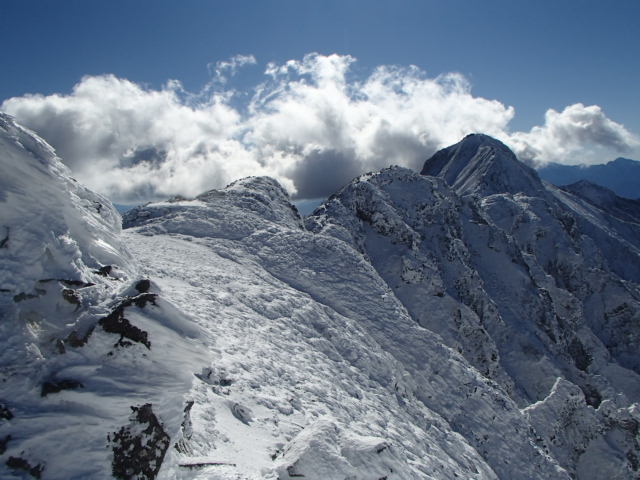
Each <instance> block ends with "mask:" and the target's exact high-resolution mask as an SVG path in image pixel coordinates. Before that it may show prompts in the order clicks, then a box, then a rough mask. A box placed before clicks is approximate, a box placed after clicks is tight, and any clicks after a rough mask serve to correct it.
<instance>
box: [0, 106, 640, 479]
mask: <svg viewBox="0 0 640 480" xmlns="http://www.w3.org/2000/svg"><path fill="white" fill-rule="evenodd" d="M1 121H2V124H1V126H2V131H0V141H1V143H0V161H1V162H2V168H3V171H7V172H9V171H15V172H16V173H15V174H13V175H10V176H7V177H4V178H5V179H3V180H2V181H3V182H4V184H3V187H4V188H3V192H6V193H4V194H3V197H2V198H0V202H2V203H1V205H2V207H1V210H0V212H1V213H2V217H1V218H0V220H1V223H0V226H1V227H4V228H5V231H6V232H8V233H7V235H6V238H5V240H3V241H2V248H0V255H2V256H1V257H0V260H1V262H2V263H1V265H2V275H3V277H2V278H3V285H2V289H3V290H2V292H1V295H2V297H1V298H2V303H1V304H0V306H1V308H2V318H3V322H2V324H1V325H0V328H2V329H3V331H2V339H3V340H2V344H3V347H4V349H3V353H2V354H1V356H0V360H1V362H0V367H1V370H0V373H1V375H2V383H0V404H1V405H0V477H2V478H25V477H26V478H29V477H34V478H44V479H46V478H52V479H57V478H60V479H62V478H114V477H115V478H139V479H151V478H171V479H173V478H179V479H205V478H206V479H225V480H230V479H261V478H264V479H274V480H275V479H281V480H285V479H289V478H307V479H318V480H320V479H340V480H343V479H352V480H369V479H375V480H381V479H387V480H392V479H423V478H424V479H452V478H465V479H498V478H500V479H551V478H553V479H569V478H572V477H573V478H580V479H591V478H603V476H605V475H606V476H607V477H610V478H612V479H615V478H619V479H623V478H634V476H635V477H637V473H636V472H637V469H638V460H637V459H638V454H640V451H639V448H638V443H637V434H638V425H639V423H638V422H639V421H640V417H639V413H640V412H638V409H637V404H636V403H634V402H637V401H638V395H639V393H640V377H639V376H638V373H637V372H638V363H637V358H638V357H637V353H636V352H635V346H637V340H636V338H637V337H636V335H637V331H636V329H637V325H638V322H637V313H636V312H637V307H638V300H637V299H638V297H637V294H638V288H637V284H636V279H635V277H634V275H635V273H636V270H635V269H636V264H635V263H634V262H635V260H631V261H628V262H627V263H626V264H623V263H621V262H618V263H616V259H617V257H616V256H615V255H612V254H611V253H610V252H603V251H602V249H601V247H600V245H602V244H603V242H605V240H606V241H609V242H611V245H616V246H619V247H620V248H623V247H624V248H626V249H627V250H626V252H627V253H629V252H630V253H633V252H635V250H634V249H635V248H637V237H636V236H635V235H636V233H635V232H636V231H635V228H636V227H635V226H634V224H633V222H630V221H629V219H628V218H626V217H625V218H616V219H615V221H610V222H609V223H606V222H605V221H604V220H605V219H607V218H608V214H607V212H606V211H605V210H603V208H601V206H598V205H595V204H594V203H593V202H592V201H587V200H585V199H584V198H582V197H579V196H576V195H574V194H572V193H570V192H567V191H562V190H559V189H552V188H551V187H549V186H546V185H544V184H542V183H540V182H539V180H538V179H537V177H536V176H535V172H534V174H533V175H532V176H527V178H526V179H525V180H524V181H522V179H521V178H520V177H519V173H518V172H519V171H520V169H521V166H520V165H519V164H517V163H515V164H513V163H510V162H517V160H516V159H515V157H512V154H510V152H508V151H505V150H504V149H505V148H506V147H504V146H500V145H501V144H500V145H497V146H496V145H495V144H493V143H492V142H495V141H494V140H492V139H489V138H488V137H481V138H475V137H471V142H470V144H469V145H461V146H459V147H460V148H457V147H456V148H452V149H450V150H448V151H445V153H442V152H441V153H440V154H437V155H439V157H438V160H437V162H436V163H437V165H438V169H434V170H433V171H432V173H433V174H436V173H438V172H439V171H442V172H448V174H447V175H444V174H443V177H445V178H436V177H433V176H424V175H418V174H416V173H414V172H411V171H409V170H406V169H401V168H390V169H386V170H383V171H381V172H376V173H372V174H368V175H365V176H362V177H360V178H358V179H356V180H354V182H352V183H351V184H350V185H348V186H347V187H345V189H343V190H342V191H341V192H339V193H338V194H337V195H336V196H334V197H332V198H331V199H330V200H328V201H327V202H326V203H325V204H324V205H323V206H322V207H321V208H320V209H318V210H317V211H316V212H315V213H314V215H313V216H311V217H309V218H308V219H306V221H303V219H302V218H301V217H300V215H299V214H298V212H297V210H296V209H295V207H293V206H292V205H291V203H290V202H289V200H288V197H287V194H286V193H285V191H284V190H283V189H282V188H281V187H280V186H279V185H278V184H277V182H275V181H274V180H271V179H268V178H263V177H260V178H255V177H252V178H247V179H243V180H240V181H238V182H235V183H233V184H231V185H230V186H228V187H227V188H225V189H222V190H217V191H210V192H206V193H204V194H202V195H200V196H198V197H196V198H195V199H185V198H174V199H171V200H168V201H166V202H158V203H152V204H148V205H145V206H142V207H138V208H136V209H134V210H132V211H130V212H128V213H127V214H126V215H125V217H124V219H123V224H124V226H125V227H126V229H125V230H124V231H120V227H119V225H118V223H119V217H118V214H117V213H116V212H115V211H114V210H113V208H112V206H111V205H110V204H109V203H108V202H107V201H106V200H104V199H102V198H101V197H99V196H97V195H95V194H92V193H91V192H89V191H87V190H86V189H84V188H83V187H81V186H79V185H78V184H77V183H76V182H74V181H73V180H72V179H71V178H70V177H69V175H68V172H67V171H66V170H65V169H64V167H62V165H61V164H60V162H59V160H58V159H57V158H56V157H55V153H54V152H52V151H51V149H50V148H49V147H47V146H46V144H44V143H43V142H42V141H41V140H39V139H38V138H37V137H35V136H34V135H33V134H32V133H31V132H28V131H26V130H24V129H22V128H21V127H19V126H17V125H16V124H15V123H14V122H13V121H12V120H11V118H9V117H7V116H2V117H1ZM503 147H504V148H503ZM447 152H450V153H451V152H452V153H451V155H453V156H454V157H455V158H454V159H453V160H451V158H450V157H451V155H450V153H447ZM470 159H475V160H473V161H472V162H471V163H472V164H473V165H475V167H476V168H471V167H470V166H469V160H470ZM449 160H451V161H452V162H453V164H452V165H448V162H449ZM428 163H429V162H428ZM454 164H455V165H454ZM503 170H504V172H506V173H505V176H504V177H501V176H500V172H501V171H503ZM455 172H459V173H460V172H462V173H460V175H463V177H464V179H459V178H458V176H457V174H455ZM525 173H526V175H529V173H530V172H529V171H528V170H525ZM498 177H499V178H500V179H501V180H500V181H501V182H502V183H498V184H495V179H496V178H498ZM511 180H513V182H512V181H511ZM456 183H457V185H458V187H455V185H456ZM449 185H454V188H451V187H450V186H449ZM521 187H522V188H521ZM521 190H523V191H521ZM40 191H41V192H42V195H40V194H39V192H40ZM94 202H97V203H99V204H100V205H101V207H98V206H97V204H96V203H94ZM31 218H34V219H35V220H33V221H25V219H31ZM540 232H543V233H542V234H541V233H540ZM605 244H606V242H605ZM606 245H609V244H606ZM21 247H23V248H21ZM52 259H54V260H55V261H52ZM109 267H110V268H109ZM605 320H606V321H605Z"/></svg>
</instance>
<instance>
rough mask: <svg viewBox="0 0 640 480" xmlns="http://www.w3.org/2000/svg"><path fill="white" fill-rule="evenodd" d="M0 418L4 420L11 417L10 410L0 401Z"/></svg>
mask: <svg viewBox="0 0 640 480" xmlns="http://www.w3.org/2000/svg"><path fill="white" fill-rule="evenodd" d="M0 418H4V419H5V420H11V419H12V418H13V413H11V410H9V408H8V407H7V406H6V405H5V404H4V403H0Z"/></svg>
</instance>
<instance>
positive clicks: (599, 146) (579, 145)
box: [510, 103, 640, 164]
mask: <svg viewBox="0 0 640 480" xmlns="http://www.w3.org/2000/svg"><path fill="white" fill-rule="evenodd" d="M510 143H511V145H512V146H513V148H514V149H515V151H516V152H517V153H518V155H519V156H520V158H522V159H523V160H530V161H532V162H534V163H538V164H543V163H547V162H550V161H556V162H560V163H567V164H580V163H586V164H593V163H604V162H605V161H608V160H610V159H612V158H613V157H614V156H616V155H620V154H633V155H638V154H639V153H640V140H639V139H638V138H637V137H636V136H634V135H633V134H632V133H631V132H629V131H628V130H627V129H626V128H625V127H624V126H623V125H621V124H619V123H616V122H614V121H613V120H611V119H610V118H608V117H607V116H606V115H605V114H604V112H603V111H602V109H601V108H600V107H599V106H597V105H590V106H584V105H583V104H581V103H576V104H574V105H570V106H568V107H566V108H565V109H564V110H563V111H562V112H557V111H556V110H553V109H549V110H547V113H546V115H545V122H544V125H543V126H539V127H533V128H532V129H531V131H530V132H526V133H525V132H516V133H514V134H513V135H511V137H510Z"/></svg>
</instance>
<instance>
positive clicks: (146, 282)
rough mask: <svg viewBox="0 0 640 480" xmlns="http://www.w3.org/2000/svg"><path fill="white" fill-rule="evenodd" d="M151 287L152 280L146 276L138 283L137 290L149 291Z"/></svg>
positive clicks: (141, 291)
mask: <svg viewBox="0 0 640 480" xmlns="http://www.w3.org/2000/svg"><path fill="white" fill-rule="evenodd" d="M149 288H151V282H150V281H149V280H148V279H146V278H145V279H144V280H140V281H139V282H138V283H136V290H137V291H138V292H140V293H146V292H148V291H149Z"/></svg>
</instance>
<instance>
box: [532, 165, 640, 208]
mask: <svg viewBox="0 0 640 480" xmlns="http://www.w3.org/2000/svg"><path fill="white" fill-rule="evenodd" d="M538 174H539V175H540V177H542V178H543V179H545V180H547V181H549V182H551V183H553V184H554V185H562V186H563V185H569V184H572V183H576V182H579V181H581V180H587V181H589V182H592V183H596V184H598V185H600V186H603V187H606V188H608V189H610V190H613V191H614V192H615V193H616V194H617V195H620V196H621V197H625V198H632V199H633V198H635V199H638V198H640V162H638V161H637V160H630V159H628V158H616V159H615V160H612V161H611V162H608V163H606V164H603V165H578V166H575V165H561V164H558V163H550V164H548V165H545V166H544V167H542V168H540V169H538Z"/></svg>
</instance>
